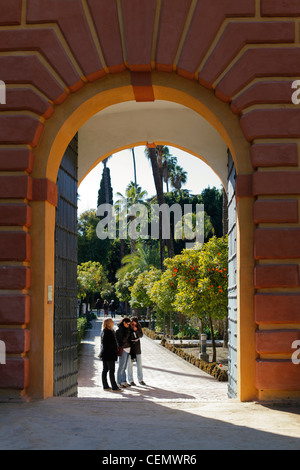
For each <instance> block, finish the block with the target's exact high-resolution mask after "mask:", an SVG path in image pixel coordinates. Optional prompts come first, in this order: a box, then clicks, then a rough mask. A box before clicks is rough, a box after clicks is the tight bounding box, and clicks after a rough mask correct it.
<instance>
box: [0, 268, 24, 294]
mask: <svg viewBox="0 0 300 470" xmlns="http://www.w3.org/2000/svg"><path fill="white" fill-rule="evenodd" d="M30 286H31V270H30V268H27V267H25V266H0V289H11V290H23V289H29V288H30Z"/></svg>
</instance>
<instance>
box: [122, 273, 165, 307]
mask: <svg viewBox="0 0 300 470" xmlns="http://www.w3.org/2000/svg"><path fill="white" fill-rule="evenodd" d="M160 276H161V271H160V270H159V269H155V268H153V269H150V270H149V271H144V272H142V273H141V274H139V276H138V277H137V279H136V281H135V283H134V284H133V286H132V287H130V288H129V290H130V292H131V300H130V305H131V307H133V308H151V307H153V301H152V298H151V296H150V292H151V289H152V286H153V284H154V283H155V281H157V280H158V279H159V278H160Z"/></svg>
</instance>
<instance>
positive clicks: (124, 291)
mask: <svg viewBox="0 0 300 470" xmlns="http://www.w3.org/2000/svg"><path fill="white" fill-rule="evenodd" d="M140 273H141V271H140V270H139V269H135V270H134V271H129V272H127V273H126V274H125V275H123V276H122V277H120V278H119V280H118V281H117V282H116V284H115V291H116V295H117V297H118V299H119V301H120V302H129V300H130V299H131V292H130V288H131V287H132V286H133V284H134V283H135V281H136V280H137V278H138V276H139V274H140Z"/></svg>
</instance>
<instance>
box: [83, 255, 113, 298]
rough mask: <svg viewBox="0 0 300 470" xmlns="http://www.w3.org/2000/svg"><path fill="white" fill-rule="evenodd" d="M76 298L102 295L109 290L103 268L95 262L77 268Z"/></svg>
mask: <svg viewBox="0 0 300 470" xmlns="http://www.w3.org/2000/svg"><path fill="white" fill-rule="evenodd" d="M77 285H78V296H79V297H85V296H87V295H88V294H97V293H99V294H102V292H106V291H107V290H108V289H110V288H111V286H110V284H109V282H108V280H107V276H106V273H105V271H104V268H103V266H102V265H101V264H100V263H98V262H96V261H88V262H86V263H82V264H81V265H79V266H78V267H77Z"/></svg>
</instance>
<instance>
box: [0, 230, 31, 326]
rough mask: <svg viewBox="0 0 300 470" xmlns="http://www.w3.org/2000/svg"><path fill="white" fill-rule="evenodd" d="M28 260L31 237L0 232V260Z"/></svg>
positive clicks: (23, 233) (29, 258)
mask: <svg viewBox="0 0 300 470" xmlns="http://www.w3.org/2000/svg"><path fill="white" fill-rule="evenodd" d="M30 260H31V237H30V235H29V234H28V233H26V232H0V261H23V262H25V261H30ZM0 325H1V322H0Z"/></svg>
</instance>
